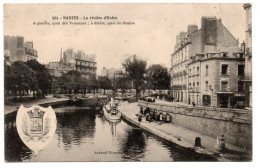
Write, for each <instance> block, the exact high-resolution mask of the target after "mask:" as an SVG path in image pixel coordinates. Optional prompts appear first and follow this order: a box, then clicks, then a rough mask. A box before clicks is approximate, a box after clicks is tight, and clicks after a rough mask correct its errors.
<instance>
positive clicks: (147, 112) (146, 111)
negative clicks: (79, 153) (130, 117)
mask: <svg viewBox="0 0 260 168" xmlns="http://www.w3.org/2000/svg"><path fill="white" fill-rule="evenodd" d="M147 114H150V108H149V107H147V108H146V109H145V110H144V115H145V116H146V115H147Z"/></svg>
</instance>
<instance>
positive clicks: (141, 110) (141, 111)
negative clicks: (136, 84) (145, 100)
mask: <svg viewBox="0 0 260 168" xmlns="http://www.w3.org/2000/svg"><path fill="white" fill-rule="evenodd" d="M140 113H141V114H142V115H143V114H144V111H143V107H141V108H140Z"/></svg>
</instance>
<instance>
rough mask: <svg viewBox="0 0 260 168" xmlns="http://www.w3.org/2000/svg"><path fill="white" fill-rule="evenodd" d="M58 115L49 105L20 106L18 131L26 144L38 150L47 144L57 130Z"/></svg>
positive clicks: (17, 119) (17, 123)
mask: <svg viewBox="0 0 260 168" xmlns="http://www.w3.org/2000/svg"><path fill="white" fill-rule="evenodd" d="M56 124H57V120H56V115H55V112H54V110H53V109H52V108H51V107H50V106H49V107H48V108H43V107H40V106H33V107H30V108H25V107H24V106H23V105H21V106H20V108H19V110H18V112H17V116H16V127H17V132H18V134H19V136H20V138H21V139H22V141H23V142H24V144H25V145H26V146H28V147H29V148H30V149H31V150H33V151H34V152H38V151H39V150H40V149H42V148H43V147H44V146H45V145H47V144H48V143H49V142H50V141H51V139H52V137H53V136H54V134H55V131H56Z"/></svg>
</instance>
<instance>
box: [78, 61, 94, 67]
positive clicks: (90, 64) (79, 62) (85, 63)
mask: <svg viewBox="0 0 260 168" xmlns="http://www.w3.org/2000/svg"><path fill="white" fill-rule="evenodd" d="M76 64H77V65H78V64H80V65H82V64H84V65H89V66H93V67H94V66H95V64H94V63H93V64H92V63H87V62H81V61H76Z"/></svg>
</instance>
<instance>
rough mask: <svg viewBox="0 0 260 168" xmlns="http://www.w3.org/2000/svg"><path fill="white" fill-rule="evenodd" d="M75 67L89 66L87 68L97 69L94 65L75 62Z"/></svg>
mask: <svg viewBox="0 0 260 168" xmlns="http://www.w3.org/2000/svg"><path fill="white" fill-rule="evenodd" d="M75 66H76V67H82V68H89V69H97V67H96V66H90V65H87V64H86V65H85V64H76V65H75Z"/></svg>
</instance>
